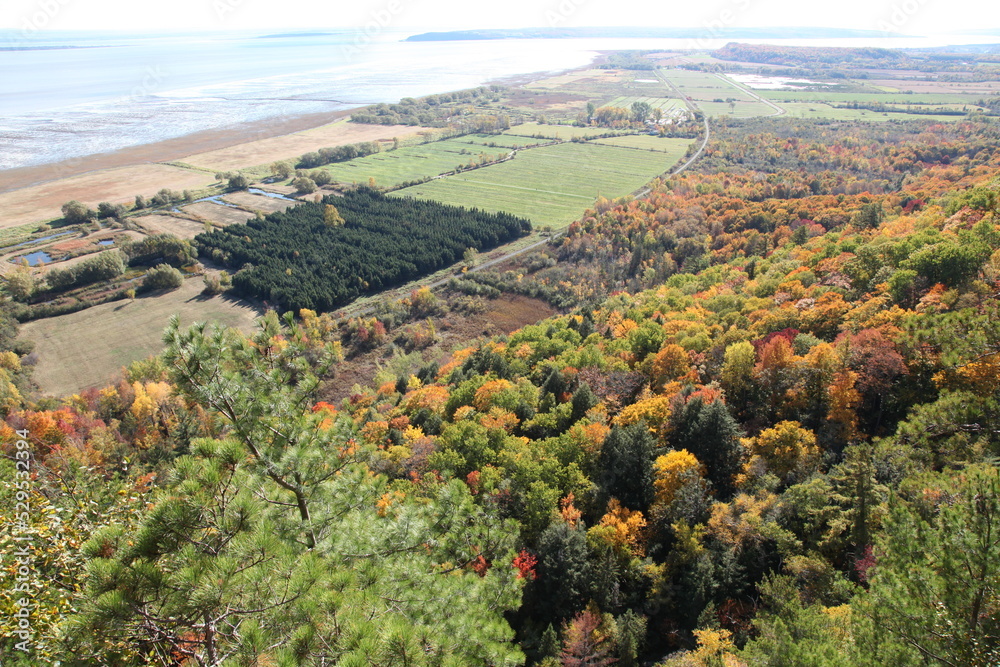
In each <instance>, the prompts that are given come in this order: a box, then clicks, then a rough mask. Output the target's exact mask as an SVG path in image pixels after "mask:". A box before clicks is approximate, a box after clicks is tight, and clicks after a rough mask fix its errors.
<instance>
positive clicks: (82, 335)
mask: <svg viewBox="0 0 1000 667" xmlns="http://www.w3.org/2000/svg"><path fill="white" fill-rule="evenodd" d="M203 287H204V284H203V283H202V281H201V278H198V277H192V278H188V279H187V280H185V281H184V284H183V285H182V286H181V287H180V288H178V289H176V290H173V291H172V292H167V293H161V294H157V295H148V296H142V297H139V298H137V299H136V300H135V301H128V300H125V301H114V302H112V303H106V304H102V305H100V306H94V307H93V308H89V309H87V310H82V311H80V312H78V313H72V314H70V315H62V316H60V317H52V318H48V319H43V320H37V321H35V322H29V323H27V324H24V325H22V326H21V337H22V338H26V339H29V340H33V341H35V343H36V348H35V351H36V352H37V353H38V365H37V366H36V367H35V380H36V381H37V382H38V384H39V386H40V387H41V389H42V391H43V392H45V393H47V394H51V395H55V396H66V395H69V394H72V393H75V392H78V391H81V390H82V389H86V388H88V387H97V386H101V385H103V384H105V383H107V382H109V381H111V380H112V379H113V378H114V376H115V375H116V374H117V373H118V371H119V369H121V367H122V366H125V365H127V364H129V363H131V362H133V361H135V360H137V359H144V358H146V357H148V356H149V355H151V354H156V353H158V352H159V351H160V350H161V349H162V348H163V343H162V341H161V336H162V334H163V329H164V328H166V326H167V322H168V321H169V319H170V317H171V315H173V314H175V313H176V314H178V315H179V316H180V318H181V324H182V325H185V326H186V325H190V324H192V323H194V322H196V321H206V320H207V321H210V322H218V323H220V324H223V325H226V326H233V327H238V328H239V329H241V330H244V331H249V330H250V329H251V328H252V325H253V320H254V318H256V317H258V316H259V315H260V314H261V313H260V312H259V311H258V309H256V308H255V307H253V306H251V305H249V304H248V303H246V302H243V301H236V300H233V299H227V298H223V297H220V296H216V297H212V298H205V297H202V296H201V290H202V288H203Z"/></svg>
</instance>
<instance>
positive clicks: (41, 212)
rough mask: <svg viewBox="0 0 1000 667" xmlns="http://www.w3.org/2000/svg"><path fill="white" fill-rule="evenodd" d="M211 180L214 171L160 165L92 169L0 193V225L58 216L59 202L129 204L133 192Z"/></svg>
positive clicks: (186, 186) (191, 186) (189, 187)
mask: <svg viewBox="0 0 1000 667" xmlns="http://www.w3.org/2000/svg"><path fill="white" fill-rule="evenodd" d="M215 182H216V181H215V175H214V174H209V173H206V172H202V171H192V170H189V169H180V168H178V167H172V166H168V165H163V164H144V165H137V166H134V167H122V168H118V169H107V170H103V171H94V172H90V173H86V174H81V175H79V176H72V177H70V178H64V179H60V180H57V181H53V182H50V183H45V184H44V185H35V186H31V187H27V188H21V189H20V190H12V191H11V192H4V193H2V194H0V210H2V211H3V212H4V215H3V218H2V220H0V228H9V227H19V226H21V225H27V224H31V223H41V222H47V221H50V220H55V219H57V218H61V217H62V210H61V207H62V205H63V204H65V203H66V202H68V201H70V200H71V199H76V200H78V201H80V202H83V203H84V204H86V205H87V206H89V207H91V208H97V204H98V203H100V202H102V201H106V202H111V203H112V204H131V203H132V202H133V201H134V199H135V196H136V195H143V196H144V197H151V196H153V195H154V194H156V193H157V192H158V191H159V190H161V189H162V188H169V189H170V190H177V191H181V190H198V189H200V188H204V187H207V186H209V185H212V184H213V183H215Z"/></svg>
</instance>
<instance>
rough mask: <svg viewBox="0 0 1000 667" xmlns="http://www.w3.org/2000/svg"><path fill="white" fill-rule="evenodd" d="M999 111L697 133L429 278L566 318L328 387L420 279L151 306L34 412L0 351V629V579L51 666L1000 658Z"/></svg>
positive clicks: (408, 316)
mask: <svg viewBox="0 0 1000 667" xmlns="http://www.w3.org/2000/svg"><path fill="white" fill-rule="evenodd" d="M998 135H1000V129H998V126H997V125H996V124H995V122H993V121H992V120H990V119H988V118H975V119H966V120H961V121H958V122H954V123H949V124H942V123H936V122H933V121H919V120H916V121H909V122H905V123H903V122H895V121H888V122H884V123H878V124H872V123H863V122H831V121H826V120H820V121H811V120H805V119H797V118H786V119H749V120H740V121H736V120H732V119H728V118H727V119H723V120H721V121H718V122H716V123H714V124H713V134H712V139H711V141H710V142H709V143H708V145H707V147H706V150H705V153H704V157H703V158H702V159H701V160H700V161H699V162H697V163H696V166H695V168H693V169H692V170H691V171H689V172H686V173H683V174H679V175H674V176H671V177H669V178H666V179H659V180H657V181H654V183H653V184H652V186H651V190H650V192H649V194H648V195H647V196H645V197H643V198H640V199H632V198H628V197H626V198H622V199H617V200H608V199H603V198H601V199H598V201H597V202H596V204H595V205H594V207H593V208H591V209H589V210H588V211H587V212H586V214H585V215H584V216H583V217H582V218H581V219H580V220H579V221H577V222H575V223H573V224H572V225H571V226H570V227H569V229H568V231H567V233H566V234H565V235H564V236H562V237H560V238H558V239H556V240H554V241H552V242H551V243H550V244H549V246H548V247H546V248H545V250H544V251H543V252H541V253H537V254H532V255H530V256H528V257H527V258H525V259H523V260H520V263H519V264H517V265H512V266H510V267H505V268H504V270H494V271H484V272H482V273H479V274H469V275H466V276H465V277H464V278H463V279H462V280H456V281H454V283H453V284H452V293H451V296H450V297H448V298H449V299H450V300H451V301H452V302H453V303H454V304H458V303H459V302H461V303H463V304H464V307H467V308H470V309H475V308H476V307H477V306H476V305H475V304H476V303H479V304H480V305H481V302H482V301H483V300H484V299H486V298H489V297H490V296H494V297H496V296H497V295H498V294H499V293H507V294H510V293H515V294H521V295H525V296H530V297H533V298H540V299H545V300H547V301H548V302H549V303H551V304H554V305H556V306H557V307H559V308H560V309H562V311H563V312H562V314H560V315H557V316H554V317H551V318H548V319H545V320H543V321H541V322H539V323H537V324H533V325H528V326H525V327H522V328H521V329H519V330H516V331H514V332H513V333H511V334H509V335H507V336H499V337H493V338H489V339H486V340H482V341H480V342H473V343H470V344H468V345H465V346H463V347H462V348H461V349H458V350H455V351H451V352H449V353H447V354H445V353H444V352H443V351H442V352H441V353H442V354H445V358H443V359H440V360H439V361H441V362H442V363H438V361H435V360H427V359H422V360H421V364H422V365H421V366H420V367H414V368H407V369H405V370H402V371H401V372H399V374H398V375H395V376H388V377H387V376H386V374H385V373H382V374H381V375H380V376H379V381H378V382H377V383H375V384H373V385H372V386H359V387H358V388H357V391H354V392H352V393H351V395H350V396H349V397H348V398H347V399H345V400H343V401H341V402H339V403H337V404H334V402H333V401H332V400H331V395H330V394H329V393H328V390H327V386H328V385H327V383H328V382H329V381H330V380H331V378H334V377H335V376H336V374H337V373H338V369H347V368H349V367H348V366H347V364H349V363H351V362H350V359H349V358H350V357H352V356H353V355H355V354H356V353H358V352H359V350H360V349H361V348H362V347H364V348H365V349H367V347H368V346H369V345H371V344H373V343H372V342H371V341H373V339H374V338H379V339H380V340H379V341H378V342H379V343H386V344H388V338H390V337H392V336H393V335H396V334H398V333H400V332H402V331H403V330H404V328H406V327H410V329H409V330H410V331H411V332H412V328H413V327H418V326H419V327H422V331H423V332H424V333H425V334H426V335H427V336H430V337H431V338H433V336H434V324H433V320H432V319H430V318H433V317H434V316H435V314H436V310H435V308H434V307H432V305H433V304H432V303H431V301H432V297H431V296H430V295H429V292H426V291H415V292H414V293H413V294H412V295H411V296H410V297H408V298H407V299H405V300H403V301H401V302H399V303H397V304H395V305H394V306H385V307H384V308H382V309H381V310H376V311H375V312H373V313H370V314H368V315H366V316H364V317H357V318H352V319H338V318H337V317H335V316H334V315H331V314H329V313H326V314H317V313H316V312H314V311H311V310H300V311H299V312H298V313H297V318H296V317H295V316H293V315H291V314H289V315H288V316H287V317H286V318H284V319H281V318H279V317H278V316H277V315H275V314H274V313H272V314H270V315H268V316H267V317H266V318H264V319H263V320H262V321H261V325H260V328H259V330H258V332H257V333H255V334H253V335H252V336H246V335H244V334H241V333H239V332H237V331H235V330H221V329H215V330H213V329H212V328H210V327H195V328H193V329H190V330H181V329H180V328H179V327H177V326H173V327H171V329H169V330H168V332H167V334H166V337H165V340H166V343H167V346H168V347H167V350H166V352H165V353H164V354H163V355H161V356H160V357H159V358H156V359H153V360H150V361H147V362H139V363H136V364H133V365H132V366H131V367H129V368H128V369H127V371H126V373H125V376H124V377H123V378H122V379H121V380H120V381H118V382H116V383H114V384H111V385H109V386H107V387H105V388H103V389H99V390H90V391H86V392H82V393H81V394H78V395H74V396H71V397H66V398H64V399H60V400H45V401H40V402H37V403H35V402H31V401H30V400H29V399H28V398H26V396H27V395H28V389H29V387H28V385H27V380H26V379H25V377H26V366H27V364H26V363H25V362H24V360H23V359H24V358H25V357H26V351H25V350H23V349H22V350H19V351H16V352H15V351H13V349H12V348H13V343H12V342H11V340H6V339H0V345H2V346H3V349H5V350H11V351H10V352H4V353H3V354H2V355H0V376H2V379H4V380H5V383H4V384H5V385H6V389H5V394H4V410H5V417H6V422H5V425H3V428H4V429H5V432H4V436H5V437H4V438H3V443H4V445H3V446H4V448H5V449H4V453H5V455H6V457H7V459H9V460H5V461H3V462H2V463H0V465H2V466H4V467H5V469H6V472H5V473H4V475H3V477H2V480H3V481H2V486H0V494H2V498H3V500H4V506H5V507H13V506H15V503H16V502H30V504H31V507H32V508H37V509H39V510H40V511H39V512H38V513H37V514H33V515H32V516H30V517H29V516H28V515H27V514H13V513H9V512H8V513H5V514H3V515H0V518H2V520H3V522H4V524H5V525H4V531H3V532H2V537H0V548H2V549H4V550H5V551H8V550H9V551H13V550H14V549H15V548H16V546H15V542H13V541H12V540H14V539H15V537H16V536H18V535H22V536H24V535H30V536H31V540H32V546H33V554H34V556H33V560H32V565H31V568H29V572H28V574H25V575H23V576H24V577H25V580H24V581H21V580H19V579H18V577H19V576H22V575H20V574H19V572H18V571H16V570H14V569H13V568H8V569H4V570H3V571H2V572H0V589H2V590H3V591H4V593H3V597H0V608H2V611H3V612H4V618H5V619H7V620H5V621H2V623H7V624H8V625H7V626H6V627H4V630H5V632H4V634H5V639H4V640H3V641H4V642H6V643H5V644H2V646H3V648H2V649H0V650H2V651H3V653H4V655H5V657H6V656H7V655H15V656H16V654H14V653H12V652H13V650H14V649H13V648H12V647H13V646H14V643H15V641H16V639H8V637H16V635H12V634H11V631H12V630H14V629H16V628H15V627H14V625H12V620H11V619H15V618H16V617H15V613H16V612H17V610H18V601H17V600H16V599H15V598H14V596H13V595H11V594H10V593H9V591H16V590H18V589H17V586H18V585H20V584H22V583H23V584H24V586H26V587H27V588H28V589H29V590H31V591H33V594H34V600H35V603H36V604H37V605H38V609H39V611H38V613H37V614H36V616H34V619H35V624H34V625H33V626H32V627H31V632H32V633H34V634H33V635H32V636H33V638H34V641H36V642H37V643H38V645H39V646H40V647H41V649H42V650H43V651H44V653H43V654H42V655H44V656H46V657H51V658H53V659H55V658H56V657H62V658H64V659H65V660H66V661H67V662H66V664H118V665H140V664H162V665H174V664H207V665H216V664H247V663H253V662H258V663H261V664H262V663H265V662H269V663H273V664H289V665H292V664H301V665H318V664H331V663H335V664H344V665H348V664H386V665H396V664H409V665H442V664H450V665H518V664H525V663H528V664H538V665H549V666H551V665H582V664H593V665H598V664H601V665H607V664H612V662H614V664H620V665H639V664H646V665H651V664H656V665H663V666H664V667H678V666H681V665H684V666H701V665H704V666H709V665H713V666H714V665H720V664H725V665H787V664H792V665H799V664H810V665H813V664H815V665H858V666H861V665H871V664H876V663H882V664H892V665H923V664H929V662H928V661H929V660H932V661H934V662H931V663H930V664H955V665H989V664H996V662H997V660H998V658H1000V542H998V541H997V537H996V535H997V533H996V522H997V521H998V520H1000V478H998V473H997V469H996V461H997V457H998V456H1000V439H998V436H997V434H998V432H1000V404H998V395H997V391H998V389H997V386H998V385H997V382H996V376H997V371H998V364H1000V325H998V323H1000V308H998V303H997V295H998V291H1000V290H998V288H1000V284H998V283H1000V227H998V223H1000V217H998V216H1000V211H998V197H997V185H998V182H997V179H998V175H1000V153H998V145H1000V143H998V139H1000V136H998ZM364 194H365V193H364V192H362V195H364ZM382 200H383V198H381V197H379V201H382ZM333 201H334V198H333V197H330V198H328V200H327V201H326V203H325V204H324V206H325V205H326V204H328V203H330V202H333ZM337 207H339V208H341V209H342V210H344V211H345V215H344V218H346V219H347V220H348V222H349V223H350V222H351V218H350V215H348V214H347V213H346V211H348V210H349V206H347V205H346V204H345V206H343V207H340V205H339V204H338V205H337ZM292 210H294V211H298V210H300V209H292ZM301 210H302V211H303V212H305V213H303V215H306V214H308V215H309V216H312V217H311V218H310V220H311V221H312V222H313V223H316V224H317V225H318V224H320V222H319V220H320V217H321V216H323V215H324V214H325V212H326V210H325V209H323V208H321V206H320V205H318V204H316V205H312V204H310V205H306V206H304V207H301ZM291 215H292V216H294V215H297V214H291ZM283 216H285V217H283ZM505 219H508V218H505ZM268 220H270V221H271V222H272V223H275V222H276V221H285V222H287V223H288V224H289V225H291V224H292V222H293V221H292V220H291V217H290V216H289V214H275V215H272V216H270V217H269V218H268ZM510 220H511V221H512V222H511V224H514V223H515V222H518V221H516V220H515V219H513V218H510ZM255 224H257V225H258V226H257V229H263V226H261V225H259V224H258V223H250V225H249V228H248V229H246V230H242V231H241V233H243V232H244V231H245V232H246V238H247V239H251V236H250V229H252V228H254V225H255ZM334 227H336V225H334ZM515 227H516V225H515ZM228 229H234V227H230V228H228ZM513 231H516V229H515V230H513ZM324 233H325V232H324ZM512 233H513V232H512ZM212 234H222V232H212ZM259 240H260V239H258V241H259ZM251 242H252V239H251V240H245V243H247V244H250V243H251ZM268 242H270V241H268ZM462 245H463V246H464V245H466V244H462ZM393 250H394V251H395V249H393ZM257 252H258V253H259V259H258V261H264V260H265V259H266V258H265V254H264V252H263V251H260V250H258V251H257ZM282 252H284V250H282ZM272 254H278V253H272ZM288 255H289V257H288V260H287V261H288V263H289V264H288V267H287V268H291V267H292V266H295V264H294V262H295V261H296V259H292V258H296V257H297V256H296V255H295V253H294V251H293V250H289V253H288ZM241 260H242V258H241ZM301 261H303V262H305V261H308V257H306V258H305V259H303V260H301ZM282 268H286V267H282ZM279 273H280V272H279ZM293 273H294V271H293ZM459 292H463V293H464V295H463V296H459V294H458V293H459ZM456 307H457V306H456ZM390 316H391V317H390ZM11 326H13V325H11ZM362 331H364V333H363V334H362V333H361V332H362ZM382 339H384V340H382ZM394 344H395V343H394ZM345 357H348V359H345ZM22 442H23V443H24V445H23V446H22V445H21V444H20V443H22ZM19 451H28V452H30V453H31V454H30V456H25V457H18V452H19ZM29 459H30V466H29V467H30V473H31V474H30V475H28V476H26V477H24V478H16V477H15V474H16V472H17V469H16V465H17V463H16V462H17V461H19V460H29ZM22 470H23V466H22ZM15 480H23V483H24V486H18V484H20V483H21V481H15ZM19 493H23V494H25V495H24V497H23V498H22V497H19V496H18V495H17V494H19ZM70 656H73V657H72V658H71V657H70ZM16 660H17V658H16V657H15V659H14V661H13V662H12V664H15V665H17V664H29V663H18V662H17V661H16ZM74 660H75V661H76V662H74ZM225 661H229V662H225Z"/></svg>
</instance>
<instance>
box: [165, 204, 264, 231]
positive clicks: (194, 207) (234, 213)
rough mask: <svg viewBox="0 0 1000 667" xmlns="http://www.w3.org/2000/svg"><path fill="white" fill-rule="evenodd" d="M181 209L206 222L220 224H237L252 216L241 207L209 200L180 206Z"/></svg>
mask: <svg viewBox="0 0 1000 667" xmlns="http://www.w3.org/2000/svg"><path fill="white" fill-rule="evenodd" d="M181 211H183V212H184V213H187V214H188V215H191V216H194V217H196V218H199V219H201V220H207V221H208V222H211V223H214V224H216V225H222V226H226V225H238V224H241V223H244V222H246V221H247V220H249V219H250V218H252V217H253V215H252V214H250V213H247V212H246V211H244V210H243V209H240V208H231V207H229V206H223V205H222V204H215V203H212V202H210V201H200V202H197V203H195V204H188V205H187V206H183V207H181Z"/></svg>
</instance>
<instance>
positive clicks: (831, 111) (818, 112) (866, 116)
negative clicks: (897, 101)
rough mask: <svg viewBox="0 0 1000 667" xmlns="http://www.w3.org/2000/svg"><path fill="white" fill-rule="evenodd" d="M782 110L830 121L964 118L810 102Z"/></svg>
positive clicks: (948, 119)
mask: <svg viewBox="0 0 1000 667" xmlns="http://www.w3.org/2000/svg"><path fill="white" fill-rule="evenodd" d="M781 106H782V108H784V109H785V112H786V115H788V116H791V117H793V118H829V119H831V120H866V121H871V122H876V123H878V122H884V121H887V120H937V121H944V122H955V121H957V120H962V118H964V116H948V115H936V114H935V115H931V114H916V113H897V112H891V111H889V112H881V111H869V110H867V109H836V108H834V107H831V106H830V105H828V104H821V103H818V102H816V103H810V102H784V103H782V105H781Z"/></svg>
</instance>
